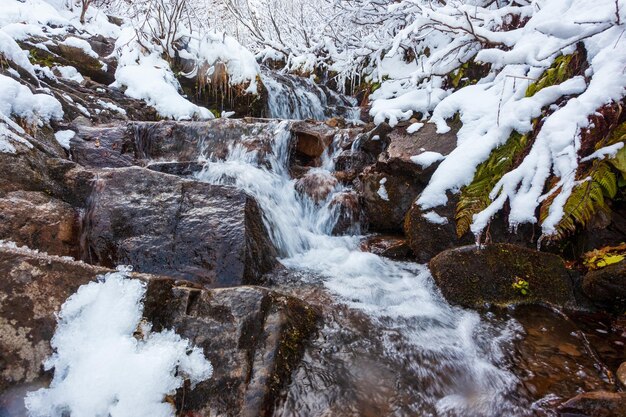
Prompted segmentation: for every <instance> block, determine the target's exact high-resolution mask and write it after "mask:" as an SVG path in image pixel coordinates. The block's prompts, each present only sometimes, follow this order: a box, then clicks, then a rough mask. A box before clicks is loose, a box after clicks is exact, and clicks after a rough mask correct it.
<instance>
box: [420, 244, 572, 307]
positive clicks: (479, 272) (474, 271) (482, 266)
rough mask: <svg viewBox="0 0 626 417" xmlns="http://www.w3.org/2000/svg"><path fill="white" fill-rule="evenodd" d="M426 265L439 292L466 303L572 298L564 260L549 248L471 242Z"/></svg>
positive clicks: (560, 303) (560, 301)
mask: <svg viewBox="0 0 626 417" xmlns="http://www.w3.org/2000/svg"><path fill="white" fill-rule="evenodd" d="M429 267H430V270H431V272H432V274H433V277H434V279H435V283H436V284H437V286H438V287H439V289H440V290H441V293H442V294H443V296H444V297H445V298H446V299H447V300H448V301H449V302H451V303H453V304H459V305H461V306H464V307H471V308H476V307H481V306H484V305H485V304H496V305H510V304H530V303H546V304H552V305H556V306H573V303H574V294H573V288H572V281H571V278H570V275H569V273H568V271H567V269H566V268H565V265H564V263H563V260H562V259H561V258H560V257H559V256H557V255H553V254H550V253H544V252H538V251H535V250H532V249H527V248H524V247H521V246H515V245H510V244H492V245H486V246H484V247H481V248H478V247H476V246H474V245H472V246H464V247H460V248H455V249H449V250H446V251H444V252H442V253H440V254H439V255H437V256H435V257H434V258H433V259H432V260H431V261H430V263H429ZM519 281H522V282H521V283H520V282H519ZM516 284H517V285H516Z"/></svg>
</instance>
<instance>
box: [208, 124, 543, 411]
mask: <svg viewBox="0 0 626 417" xmlns="http://www.w3.org/2000/svg"><path fill="white" fill-rule="evenodd" d="M270 126H273V128H275V141H274V144H273V149H272V152H271V155H270V156H269V167H268V165H267V164H266V163H264V164H261V163H260V161H259V158H258V155H257V153H256V152H254V151H249V150H247V149H246V148H244V147H242V146H241V145H235V146H233V147H231V150H230V154H229V156H228V157H227V158H226V159H217V158H211V157H210V156H209V157H208V162H207V163H206V165H205V167H204V169H203V170H202V171H201V172H200V173H198V174H196V177H197V179H199V180H202V181H207V182H210V183H214V184H229V185H234V186H236V187H239V188H241V189H244V190H245V191H246V192H248V193H250V194H251V195H253V196H254V197H255V198H256V199H257V201H258V202H259V204H260V206H261V207H262V209H263V212H264V216H265V219H264V220H265V223H266V226H267V228H268V230H269V232H270V234H271V239H272V241H273V242H274V244H275V245H276V246H277V248H278V249H279V252H280V255H281V257H282V259H281V262H282V263H283V265H285V266H286V267H287V268H289V269H290V270H293V271H299V272H298V273H302V274H303V275H304V276H306V277H307V278H306V279H307V280H315V279H320V280H321V284H322V285H323V286H324V287H325V288H326V289H327V290H329V291H330V292H331V293H332V294H334V296H335V297H338V299H339V300H340V302H342V303H345V304H346V305H348V306H350V307H351V308H353V309H356V310H358V311H362V312H364V313H366V314H367V315H368V316H369V317H370V319H371V320H372V322H373V323H376V325H377V326H380V329H382V330H380V332H381V334H382V338H383V339H382V343H383V345H384V355H385V356H384V359H385V360H388V358H392V360H393V361H395V363H397V364H398V365H397V366H398V369H402V372H403V373H405V372H408V373H410V379H411V380H414V381H416V382H415V384H416V385H417V386H419V387H420V388H419V389H418V390H416V391H412V392H411V393H405V394H406V395H409V396H410V398H411V399H410V401H411V402H412V404H411V409H412V410H420V413H418V414H419V415H425V416H426V415H438V416H460V415H463V416H476V417H500V416H505V415H510V416H512V415H516V416H526V415H531V411H530V410H529V409H528V408H527V407H528V403H527V402H525V401H526V400H525V399H523V398H519V396H517V395H516V390H517V388H518V384H519V380H518V379H517V377H516V376H515V375H514V374H512V373H511V372H510V371H509V370H508V369H509V367H510V366H511V365H510V363H509V362H508V357H507V356H506V353H505V352H506V351H507V350H510V349H511V344H512V343H513V341H514V340H515V338H516V337H517V334H518V333H519V332H520V329H519V325H518V324H517V322H515V321H513V320H508V321H497V320H488V319H485V318H481V316H480V315H479V314H478V313H476V312H473V311H468V310H464V309H461V308H457V307H453V306H450V305H449V304H447V303H446V301H445V300H444V299H443V298H442V297H441V296H440V294H439V292H438V291H437V289H436V287H435V285H434V283H433V281H432V277H431V276H430V273H429V271H428V269H427V268H426V267H425V266H422V265H417V264H413V263H407V262H397V261H392V260H389V259H386V258H382V257H379V256H377V255H374V254H372V253H368V252H363V251H361V250H360V249H359V242H360V237H359V236H333V235H332V234H331V232H332V229H333V226H334V224H335V222H336V221H337V218H338V213H337V209H336V207H334V206H333V205H332V204H331V201H332V199H333V196H334V195H337V194H338V193H342V192H345V191H346V187H344V186H341V185H338V186H336V188H335V189H334V190H333V191H332V192H331V193H330V194H329V195H328V196H327V197H326V198H325V199H324V200H323V201H313V200H312V199H311V198H309V197H308V196H304V195H301V194H300V193H298V191H297V190H296V187H295V183H296V181H295V180H293V179H292V178H290V176H289V169H288V162H289V145H290V140H291V135H290V133H289V128H288V126H289V125H288V122H279V123H278V122H272V123H271V124H270ZM331 149H334V148H333V147H331ZM334 156H335V155H333V151H332V150H331V151H329V152H328V154H327V155H325V157H324V158H323V159H324V163H323V164H322V167H320V168H316V169H317V170H325V171H326V172H329V173H331V172H332V170H333V163H332V161H333V157H334ZM266 158H267V157H266ZM381 360H383V358H382V357H381ZM318 389H320V388H319V387H318ZM306 390H307V391H308V392H312V391H311V388H310V387H309V388H307V389H306ZM320 391H323V388H321V389H320ZM314 395H315V394H310V396H312V397H314ZM309 401H313V402H316V401H318V400H309ZM285 415H298V413H297V411H294V410H286V411H285ZM397 415H406V414H403V413H399V414H397ZM412 415H417V414H412Z"/></svg>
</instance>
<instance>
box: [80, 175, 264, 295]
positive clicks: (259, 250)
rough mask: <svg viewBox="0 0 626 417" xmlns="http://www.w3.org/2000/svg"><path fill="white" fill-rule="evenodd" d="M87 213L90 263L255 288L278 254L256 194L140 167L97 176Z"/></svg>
mask: <svg viewBox="0 0 626 417" xmlns="http://www.w3.org/2000/svg"><path fill="white" fill-rule="evenodd" d="M91 202H92V205H91V206H90V207H89V208H88V211H87V215H86V226H85V227H86V230H85V234H86V238H87V243H88V250H89V253H88V257H87V260H88V261H89V262H91V263H98V264H100V265H104V266H107V267H114V266H116V265H120V264H123V265H133V266H134V267H135V268H136V270H137V271H139V272H148V273H158V274H166V275H171V276H174V277H178V278H183V279H187V280H190V281H193V282H197V283H200V284H202V285H205V286H214V287H220V286H233V285H242V284H254V283H258V282H259V279H260V277H261V275H262V274H263V273H265V272H267V271H269V270H270V269H271V268H272V267H273V266H274V265H275V262H276V261H275V258H276V251H275V249H274V246H273V245H272V243H271V242H270V240H269V237H268V234H267V230H266V229H265V226H264V224H263V219H262V216H261V211H260V209H259V207H258V205H257V203H256V202H255V200H253V199H252V197H250V196H248V195H247V194H246V193H245V192H243V191H240V190H237V189H235V188H233V187H228V186H219V185H211V184H207V183H202V182H198V181H190V180H186V179H181V178H179V177H176V176H173V175H167V174H161V173H159V172H155V171H151V170H147V169H143V168H137V167H133V168H120V169H115V170H104V171H102V172H100V174H99V179H98V182H97V184H96V187H95V190H94V194H93V196H92V201H91Z"/></svg>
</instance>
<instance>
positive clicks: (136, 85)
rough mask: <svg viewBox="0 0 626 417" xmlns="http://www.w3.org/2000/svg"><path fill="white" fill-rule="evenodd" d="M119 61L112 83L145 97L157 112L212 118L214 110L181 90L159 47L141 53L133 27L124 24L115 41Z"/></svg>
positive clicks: (177, 116)
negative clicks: (191, 100) (186, 97)
mask: <svg viewBox="0 0 626 417" xmlns="http://www.w3.org/2000/svg"><path fill="white" fill-rule="evenodd" d="M115 45H116V53H117V55H118V59H119V64H118V68H117V70H116V72H115V83H113V86H115V87H118V88H121V89H123V90H124V94H126V95H127V96H129V97H132V98H135V99H138V100H144V101H145V102H146V103H147V104H148V105H150V106H152V107H154V108H155V109H156V110H157V112H158V113H159V115H160V116H162V117H166V118H172V119H175V120H191V119H212V118H213V117H214V116H213V114H212V113H211V112H210V111H209V110H208V109H206V108H204V107H200V106H197V105H195V104H193V103H192V102H190V101H189V100H187V99H185V98H184V97H183V96H182V95H181V94H180V93H179V90H180V84H179V83H178V80H177V79H176V77H175V76H174V73H173V72H172V69H171V68H170V66H169V64H168V63H167V61H165V60H164V59H163V58H162V57H161V54H160V53H159V51H158V49H156V48H155V49H154V50H152V51H150V52H149V53H144V52H143V48H142V47H141V46H140V45H139V44H138V43H137V40H136V34H135V31H134V29H133V28H130V27H128V28H126V29H125V30H124V31H123V32H122V34H121V35H120V37H119V38H118V39H117V41H116V44H115Z"/></svg>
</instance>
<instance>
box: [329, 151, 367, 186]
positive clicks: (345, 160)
mask: <svg viewBox="0 0 626 417" xmlns="http://www.w3.org/2000/svg"><path fill="white" fill-rule="evenodd" d="M375 161H376V160H375V159H374V158H373V157H372V156H371V155H370V154H368V153H366V152H364V151H361V150H352V149H348V150H345V151H342V152H341V153H340V154H339V155H338V156H337V157H336V158H335V177H336V178H337V179H338V180H340V181H341V182H346V183H347V182H352V181H353V180H354V179H355V178H356V177H357V176H358V175H359V174H360V173H361V171H363V169H364V168H365V167H366V166H368V165H370V164H373V163H374V162H375Z"/></svg>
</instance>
